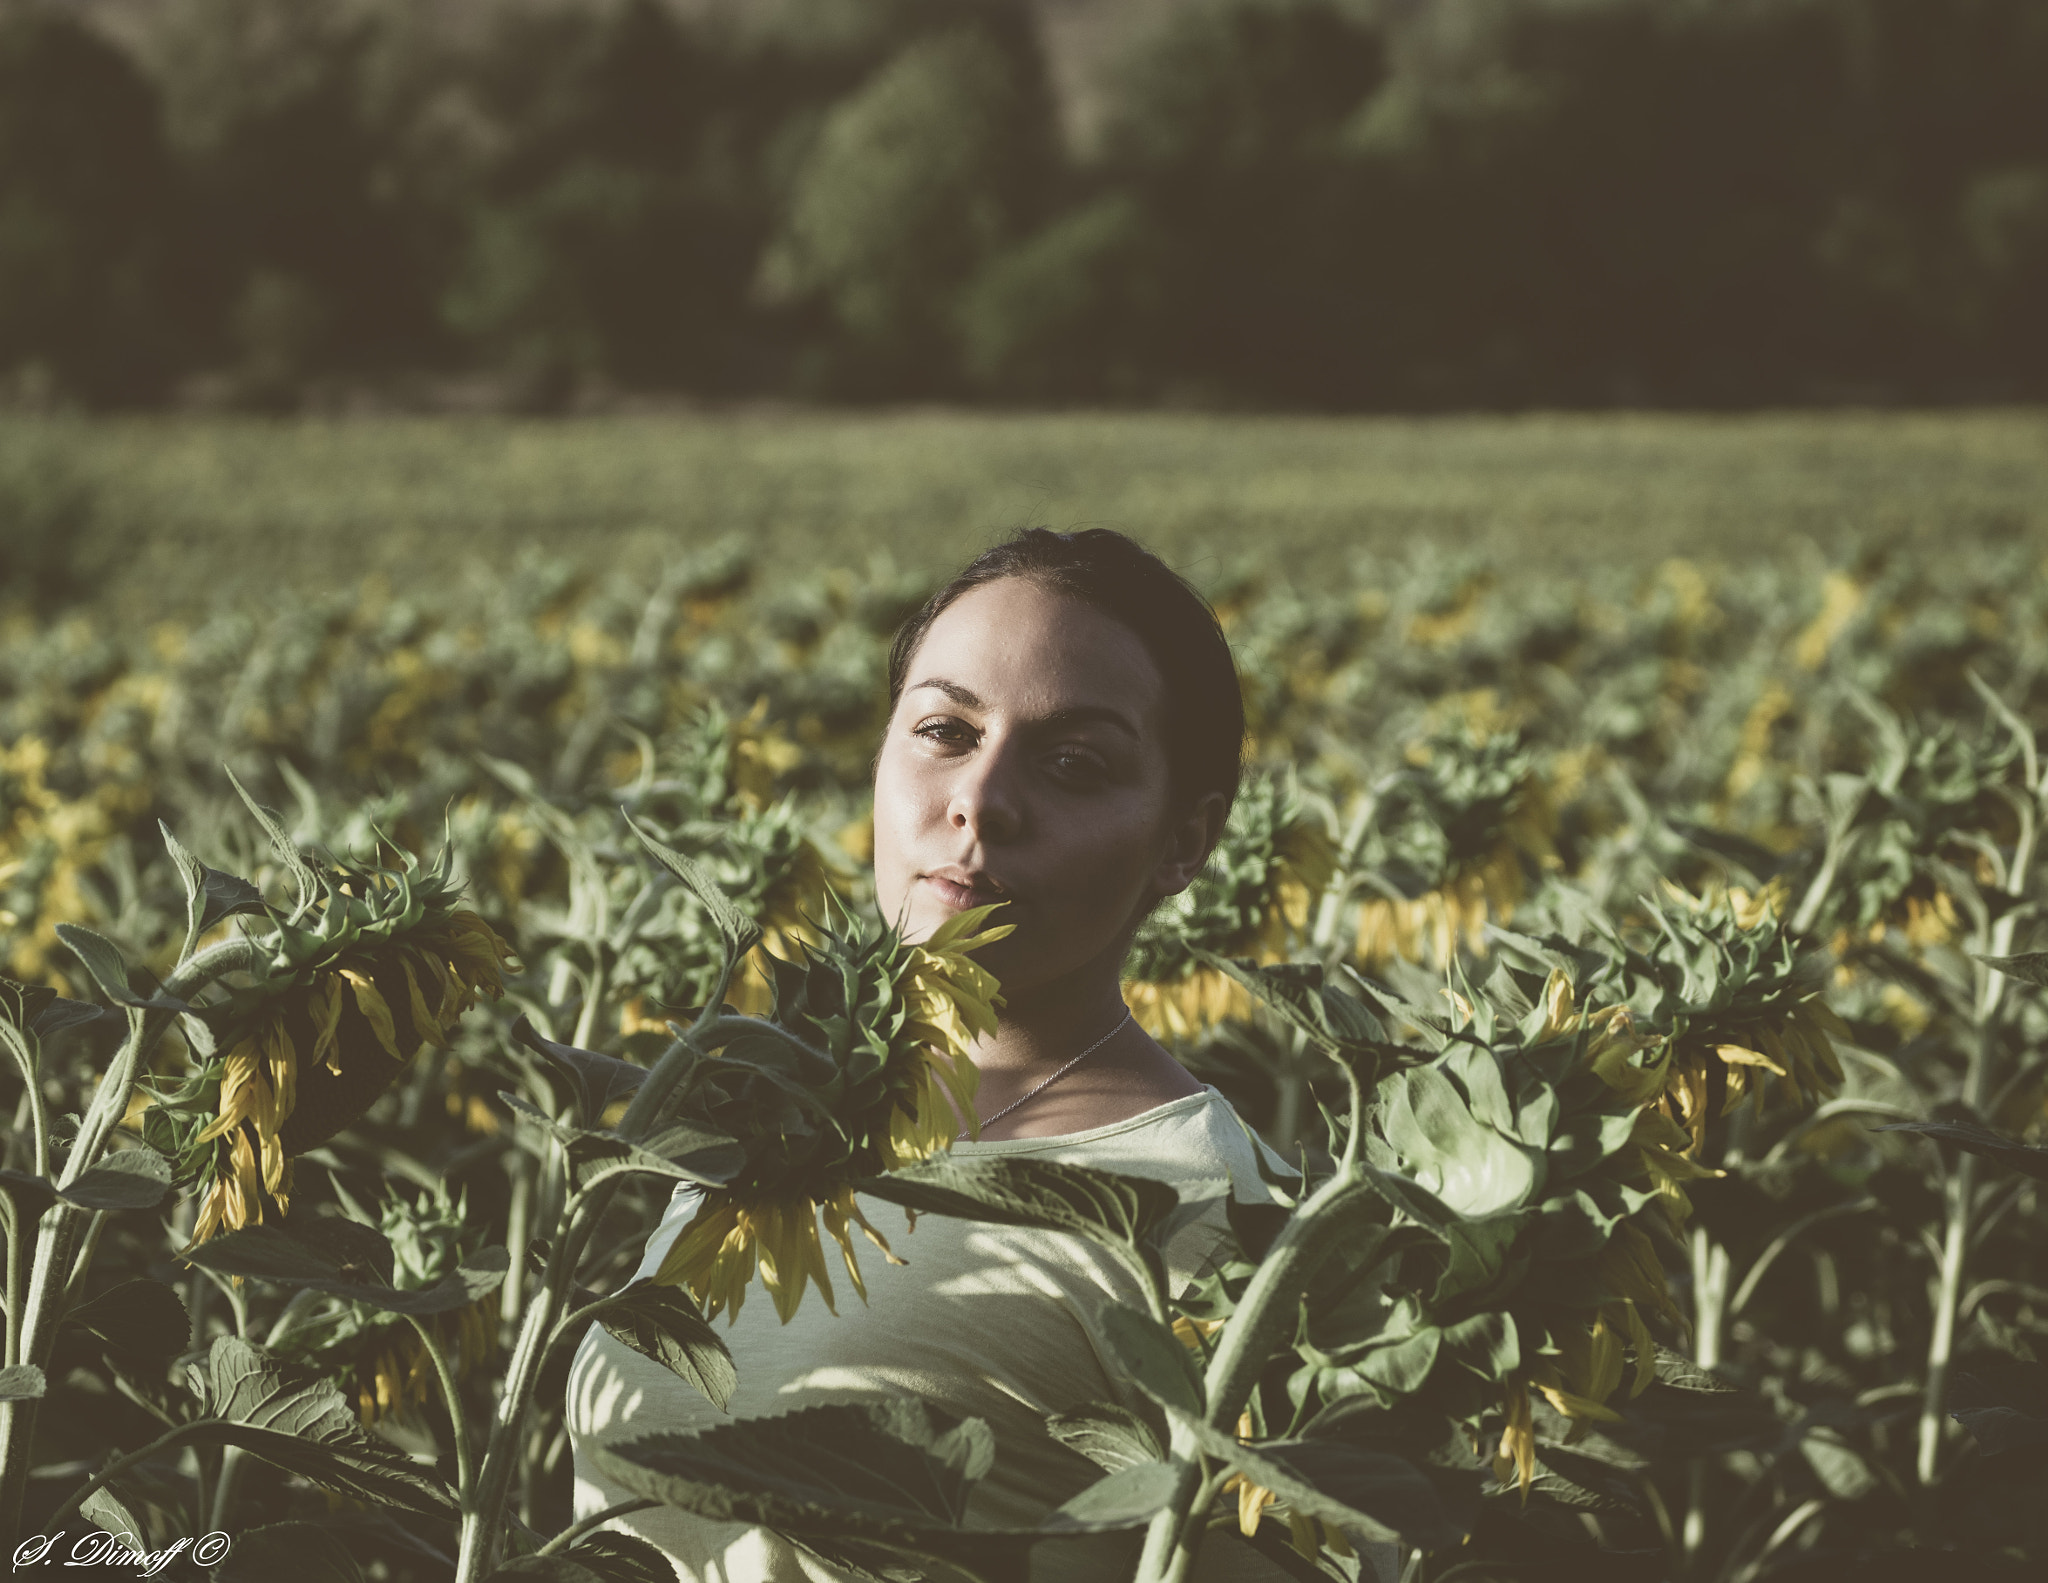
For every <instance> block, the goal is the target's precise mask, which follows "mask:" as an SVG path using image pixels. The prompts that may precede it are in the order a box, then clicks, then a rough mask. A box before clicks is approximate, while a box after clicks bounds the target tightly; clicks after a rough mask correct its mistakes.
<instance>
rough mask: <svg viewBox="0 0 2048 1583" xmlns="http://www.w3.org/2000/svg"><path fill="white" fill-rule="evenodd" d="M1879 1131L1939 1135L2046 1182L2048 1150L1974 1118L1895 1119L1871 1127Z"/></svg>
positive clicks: (2047, 1177)
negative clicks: (1983, 1125) (1992, 1128)
mask: <svg viewBox="0 0 2048 1583" xmlns="http://www.w3.org/2000/svg"><path fill="white" fill-rule="evenodd" d="M1874 1130H1876V1131H1878V1132H1917V1133H1920V1134H1921V1135H1922V1136H1924V1137H1929V1138H1938V1139H1939V1140H1940V1141H1941V1142H1943V1143H1952V1144H1954V1145H1955V1146H1956V1147H1957V1148H1958V1149H1965V1150H1968V1151H1969V1152H1970V1153H1971V1154H1980V1155H1982V1156H1983V1157H1984V1158H1985V1159H1987V1160H1995V1161H1997V1162H1998V1163H1999V1164H2000V1165H2002V1166H2004V1167H2006V1168H2007V1169H2008V1170H2013V1171H2019V1172H2021V1173H2022V1174H2024V1175H2027V1176H2033V1177H2039V1178H2041V1179H2042V1180H2044V1181H2048V1149H2037V1148H2034V1147H2033V1146H2031V1145H2029V1144H2025V1143H2021V1142H2020V1141H2019V1140H2018V1139H2017V1138H2008V1137H2006V1136H2005V1134H2004V1133H2002V1132H1993V1131H1992V1130H1991V1129H1990V1128H1989V1127H1980V1126H1978V1125H1977V1124H1976V1123H1975V1122H1973V1121H1894V1122H1892V1123H1890V1124H1889V1125H1886V1126H1883V1127H1878V1128H1876V1129H1874Z"/></svg>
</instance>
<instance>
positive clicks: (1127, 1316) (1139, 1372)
mask: <svg viewBox="0 0 2048 1583" xmlns="http://www.w3.org/2000/svg"><path fill="white" fill-rule="evenodd" d="M1095 1322H1096V1324H1097V1325H1098V1326H1100V1327H1101V1330H1102V1336H1103V1339H1104V1340H1105V1341H1107V1342H1108V1343H1109V1349H1110V1351H1111V1352H1113V1353H1115V1354H1116V1361H1117V1363H1118V1364H1119V1365H1121V1366H1122V1368H1123V1369H1124V1370H1125V1371H1126V1372H1127V1373H1128V1374H1129V1375H1130V1377H1131V1378H1132V1379H1133V1380H1135V1381H1136V1382H1137V1383H1138V1385H1139V1387H1140V1389H1142V1390H1143V1391H1144V1392H1145V1394H1146V1395H1148V1396H1153V1397H1156V1398H1158V1399H1159V1400H1161V1401H1170V1402H1172V1403H1173V1404H1174V1405H1175V1406H1176V1407H1180V1408H1182V1409H1184V1410H1186V1411H1188V1412H1194V1411H1196V1410H1198V1409H1199V1407H1200V1405H1201V1393H1200V1387H1199V1386H1198V1385H1197V1383H1196V1379H1195V1366H1194V1363H1193V1360H1192V1359H1191V1358H1190V1357H1189V1355H1188V1349H1187V1348H1186V1347H1184V1346H1182V1345H1181V1344H1180V1340H1179V1338H1178V1337H1176V1336H1175V1335H1174V1333H1173V1332H1172V1331H1171V1330H1168V1329H1167V1328H1166V1327H1165V1326H1164V1325H1162V1324H1160V1323H1159V1321H1158V1320H1156V1319H1154V1318H1153V1317H1152V1316H1151V1315H1150V1314H1148V1313H1145V1312H1143V1311H1142V1310H1140V1309H1136V1308H1130V1307H1126V1306H1125V1305H1124V1304H1122V1303H1115V1302H1105V1303H1103V1304H1102V1306H1101V1307H1100V1308H1099V1309H1098V1310H1097V1311H1096V1316H1095Z"/></svg>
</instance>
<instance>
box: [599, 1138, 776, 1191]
mask: <svg viewBox="0 0 2048 1583" xmlns="http://www.w3.org/2000/svg"><path fill="white" fill-rule="evenodd" d="M564 1147H565V1152H566V1153H567V1155H568V1159H569V1173H570V1176H571V1178H572V1179H573V1180H574V1182H575V1184H576V1186H577V1187H578V1188H586V1187H590V1186H593V1185H594V1184H596V1183H598V1182H601V1181H603V1180H605V1178H607V1177H611V1176H620V1175H628V1176H634V1175H637V1176H658V1177H663V1178H666V1179H667V1180H669V1181H672V1182H690V1183H693V1184H694V1185H696V1186H699V1187H721V1186H723V1185H724V1184H725V1183H727V1182H729V1181H731V1180H732V1179H733V1178H734V1177H735V1176H737V1175H738V1174H739V1173H740V1171H741V1170H742V1169H744V1168H745V1166H746V1163H747V1151H746V1150H745V1149H744V1148H742V1147H741V1146H740V1144H739V1142H738V1141H737V1140H736V1139H734V1138H733V1137H732V1136H731V1135H729V1134H727V1133H723V1132H713V1131H710V1130H708V1129H706V1128H703V1127H690V1126H674V1127H669V1128H666V1129H665V1130H663V1131H661V1132H658V1133H656V1134H654V1136H652V1137H650V1138H648V1139H647V1140H646V1141H645V1142H644V1143H637V1144H635V1143H628V1142H627V1141H626V1140H625V1139H624V1138H622V1137H620V1136H619V1135H618V1134H617V1133H613V1132H580V1133H578V1134H576V1135H575V1136H574V1137H572V1138H569V1139H567V1140H565V1145H564Z"/></svg>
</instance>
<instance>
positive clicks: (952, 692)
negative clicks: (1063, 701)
mask: <svg viewBox="0 0 2048 1583" xmlns="http://www.w3.org/2000/svg"><path fill="white" fill-rule="evenodd" d="M926 687H929V688H931V689H932V691H934V692H940V693H944V694H945V695H946V696H947V697H948V698H950V699H952V700H953V702H954V703H956V704H958V705H959V706H960V707H961V708H962V709H985V708H987V707H988V706H987V705H986V704H984V703H983V702H982V701H981V697H980V695H979V694H977V693H975V692H974V691H973V690H972V689H970V688H966V687H962V686H961V685H960V684H959V683H958V682H949V681H947V680H946V679H945V678H944V677H943V676H927V677H926V678H925V679H924V680H923V681H921V682H919V683H917V685H916V686H915V687H912V688H911V689H910V690H911V691H912V692H917V691H919V690H920V689H922V688H926ZM1096 720H1099V721H1102V722H1103V723H1104V724H1106V725H1113V726H1115V727H1117V729H1118V730H1120V731H1122V732H1124V733H1125V735H1127V736H1129V737H1131V738H1133V739H1134V740H1135V739H1136V738H1138V737H1140V736H1142V735H1143V733H1142V732H1140V731H1139V730H1138V728H1137V726H1135V725H1134V724H1132V722H1131V720H1130V718H1129V716H1127V715H1125V714H1124V713H1123V712H1122V711H1121V710H1118V709H1112V708H1111V707H1110V706H1109V705H1108V704H1075V705H1074V706H1073V707H1071V708H1068V709H1055V710H1054V711H1053V712H1052V713H1051V714H1049V715H1046V716H1045V717H1044V718H1042V719H1039V720H1034V721H1033V722H1032V724H1033V725H1036V726H1041V727H1044V726H1052V727H1058V726H1072V725H1081V724H1083V723H1085V722H1089V721H1096Z"/></svg>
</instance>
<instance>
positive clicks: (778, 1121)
mask: <svg viewBox="0 0 2048 1583" xmlns="http://www.w3.org/2000/svg"><path fill="white" fill-rule="evenodd" d="M992 910H993V909H992V908H988V907H981V908H975V909H973V910H972V911H969V912H964V913H960V914H958V915H956V916H955V917H953V918H952V919H950V920H948V921H947V922H946V923H945V924H943V925H941V926H940V927H939V928H938V929H937V930H935V931H934V932H933V933H932V935H931V936H930V937H929V938H928V939H926V940H924V941H922V942H920V943H917V944H912V943H909V942H907V941H905V940H903V939H901V938H900V937H899V936H897V935H895V934H893V933H890V932H887V931H874V932H865V931H861V930H859V929H857V928H855V927H853V926H852V925H850V924H845V923H843V921H842V922H841V923H836V924H835V923H834V922H832V921H830V920H828V921H826V922H825V923H823V924H821V925H819V927H818V932H817V938H816V939H815V940H814V941H812V942H811V943H810V944H808V945H806V946H805V947H804V948H803V952H802V956H801V959H800V960H797V961H785V960H783V959H781V958H773V957H771V958H770V959H769V960H770V963H771V966H772V971H773V973H774V979H775V1003H774V1008H773V1011H772V1012H771V1013H770V1015H769V1016H768V1017H767V1018H765V1019H763V1020H762V1025H761V1027H760V1030H759V1031H758V1032H756V1033H744V1034H742V1035H740V1036H738V1037H736V1038H733V1039H732V1040H731V1041H730V1042H728V1043H727V1044H726V1045H725V1046H723V1047H722V1048H721V1049H720V1050H719V1051H718V1052H717V1053H716V1054H715V1055H711V1056H707V1057H706V1058H704V1059H703V1060H701V1061H700V1062H699V1063H698V1064H697V1065H696V1067H694V1068H693V1069H692V1071H691V1072H690V1074H689V1076H688V1077H687V1078H686V1079H685V1083H684V1087H683V1089H682V1091H681V1094H680V1096H679V1098H678V1099H677V1101H675V1104H676V1107H677V1109H678V1110H679V1111H680V1113H681V1114H682V1115H683V1116H684V1117H685V1118H687V1119H688V1120H690V1121H692V1122H694V1123H697V1124H699V1125H701V1126H705V1127H708V1128H711V1129H714V1130H716V1131H719V1132H723V1133H725V1134H727V1135H729V1136H731V1137H732V1138H734V1139H735V1140H737V1142H738V1143H739V1145H740V1147H741V1149H742V1151H743V1152H744V1154H745V1156H746V1163H745V1165H744V1166H743V1167H742V1168H741V1169H740V1171H739V1172H738V1173H737V1174H736V1175H734V1176H733V1177H732V1178H731V1179H730V1180H729V1181H728V1182H727V1183H726V1185H725V1186H723V1187H720V1188H715V1189H712V1190H709V1191H707V1192H706V1194H705V1197H704V1202H703V1204H702V1206H701V1207H700V1209H699V1211H698V1213H697V1215H696V1216H695V1217H694V1218H693V1219H692V1220H691V1222H690V1223H689V1224H688V1225H687V1226H686V1227H685V1228H684V1229H683V1232H682V1234H681V1235H680V1236H679V1237H678V1238H677V1240H676V1242H675V1244H674V1246H673V1247H672V1248H671V1249H670V1251H669V1253H668V1255H667V1257H666V1258H665V1259H664V1260H663V1263H662V1266H661V1268H660V1270H659V1271H658V1272H657V1274H656V1277H655V1278H656V1279H657V1280H661V1281H665V1282H668V1283H670V1284H675V1285H684V1286H687V1287H689V1289H690V1290H691V1291H692V1292H693V1293H695V1294H696V1296H697V1297H698V1299H699V1300H700V1301H701V1302H703V1303H704V1304H705V1306H706V1310H707V1312H709V1313H712V1314H716V1313H717V1312H719V1311H720V1310H721V1309H728V1310H730V1311H732V1312H734V1313H737V1312H738V1310H739V1307H740V1304H741V1303H742V1302H743V1301H744V1299H745V1296H746V1289H747V1286H748V1284H749V1282H750V1281H751V1280H752V1278H753V1276H754V1274H755V1272H756V1271H758V1272H759V1273H760V1276H761V1280H762V1284H763V1285H764V1286H765V1287H767V1289H768V1291H769V1294H770V1295H771V1297H772V1298H773V1299H774V1302H775V1307H776V1312H777V1313H778V1314H779V1315H780V1316H781V1317H782V1319H783V1321H784V1322H785V1323H786V1322H787V1321H788V1320H789V1318H790V1317H791V1316H792V1315H793V1314H794V1313H795V1312H796V1309H797V1305H798V1304H799V1303H800V1302H801V1301H802V1299H803V1294H804V1291H805V1289H806V1287H807V1285H808V1284H809V1283H810V1282H811V1281H816V1282H817V1284H818V1288H819V1291H820V1293H821V1295H822V1296H823V1297H824V1299H825V1302H826V1304H827V1306H831V1305H832V1303H833V1295H832V1284H831V1280H830V1277H829V1275H828V1274H827V1271H826V1267H825V1256H824V1244H823V1241H822V1239H821V1236H820V1231H819V1226H820V1221H821V1219H822V1222H823V1226H824V1234H825V1235H826V1236H829V1237H830V1238H831V1240H833V1241H834V1242H836V1243H838V1245H839V1249H840V1252H841V1255H842V1258H843V1260H844V1263H845V1266H846V1271H847V1276H848V1278H849V1279H850V1280H851V1281H852V1283H853V1286H854V1289H855V1291H856V1292H858V1293H860V1294H861V1295H863V1296H865V1295H866V1289H865V1286H864V1284H863V1281H862V1277H861V1273H860V1267H859V1264H858V1263H857V1261H856V1259H855V1257H854V1239H853V1230H854V1228H856V1227H858V1228H859V1229H860V1231H861V1232H862V1233H863V1234H864V1235H865V1236H866V1237H867V1238H868V1239H869V1240H870V1241H872V1242H873V1243H874V1244H875V1245H876V1246H877V1247H879V1248H881V1249H882V1250H883V1252H884V1253H885V1254H886V1253H887V1252H888V1244H887V1243H886V1241H884V1239H883V1238H882V1235H881V1233H880V1232H878V1231H877V1230H876V1229H875V1228H874V1227H873V1226H871V1225H870V1224H869V1223H868V1222H867V1220H866V1219H865V1217H864V1216H863V1215H862V1213H861V1211H860V1208H859V1206H858V1204H857V1202H856V1201H855V1199H854V1196H853V1191H852V1184H853V1183H854V1182H856V1181H858V1180H860V1179H861V1178H863V1177H866V1176H871V1175H874V1174H877V1173H879V1172H883V1171H888V1170H893V1169H895V1168H897V1167H898V1166H901V1165H904V1164H908V1163H909V1162H911V1161H913V1160H919V1159H923V1158H924V1157H925V1156H927V1155H929V1154H931V1153H934V1152H935V1151H937V1150H941V1149H944V1148H947V1147H949V1146H950V1145H951V1143H952V1140H953V1137H954V1135H955V1134H956V1133H957V1132H959V1131H960V1129H961V1127H962V1125H963V1121H964V1122H965V1123H967V1124H969V1125H971V1123H972V1118H973V1116H974V1090H975V1083H976V1080H977V1077H978V1072H977V1069H976V1068H975V1065H974V1061H973V1055H972V1051H973V1048H974V1046H975V1044H976V1042H977V1041H978V1040H980V1039H981V1038H982V1037H984V1036H985V1035H987V1034H990V1033H993V1032H994V1030H995V1013H996V1008H997V1007H998V1006H1000V1005H1001V1003H1002V1001H1001V996H1000V995H999V994H998V992H997V986H996V981H995V979H994V978H993V977H992V976H991V975H990V974H989V972H988V971H987V969H985V968H983V967H981V966H980V965H979V964H978V963H976V962H975V961H974V960H973V953H975V952H976V951H978V950H980V949H982V948H983V947H984V946H987V945H990V944H992V943H993V942H995V941H996V940H999V939H1001V938H1002V937H1003V936H1004V935H1007V934H1008V933H1009V932H1010V929H1009V926H1007V925H998V926H995V927H985V925H986V923H987V919H988V915H989V913H990V912H991V911H992Z"/></svg>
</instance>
